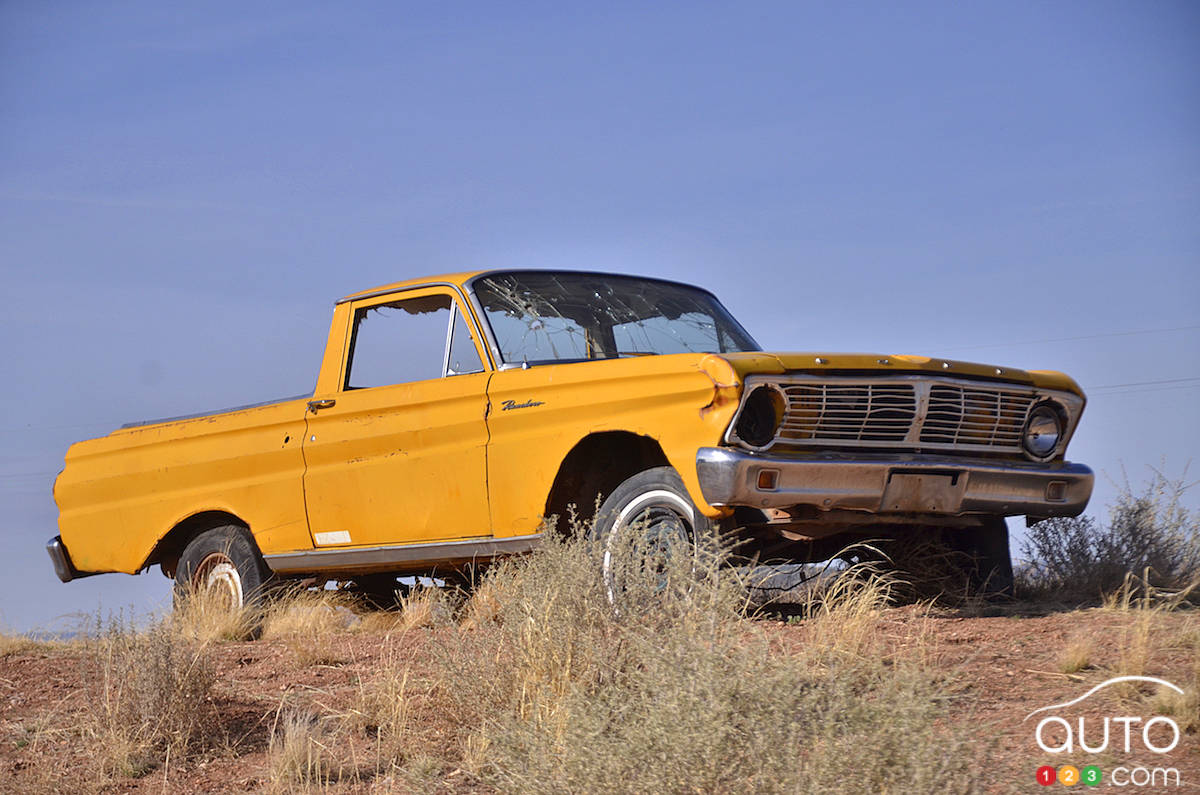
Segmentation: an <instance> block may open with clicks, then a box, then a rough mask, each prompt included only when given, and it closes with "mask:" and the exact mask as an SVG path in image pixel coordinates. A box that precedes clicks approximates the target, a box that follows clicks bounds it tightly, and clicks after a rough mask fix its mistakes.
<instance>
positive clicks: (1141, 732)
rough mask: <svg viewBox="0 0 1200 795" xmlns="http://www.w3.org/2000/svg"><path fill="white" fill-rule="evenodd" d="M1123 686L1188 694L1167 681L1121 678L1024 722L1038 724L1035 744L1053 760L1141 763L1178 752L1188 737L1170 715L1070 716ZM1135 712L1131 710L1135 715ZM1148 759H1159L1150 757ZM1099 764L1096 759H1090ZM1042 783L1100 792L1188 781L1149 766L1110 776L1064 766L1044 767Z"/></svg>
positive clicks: (1116, 770) (1119, 769)
mask: <svg viewBox="0 0 1200 795" xmlns="http://www.w3.org/2000/svg"><path fill="white" fill-rule="evenodd" d="M1122 682H1139V683H1147V684H1152V685H1155V686H1157V687H1165V688H1169V689H1170V690H1173V691H1175V692H1176V693H1178V694H1180V695H1183V690H1182V689H1180V688H1179V687H1177V686H1175V685H1173V684H1171V683H1170V682H1168V681H1167V680H1165V679H1158V678H1156V677H1153V676H1117V677H1114V678H1112V679H1109V680H1108V681H1106V682H1101V683H1100V684H1098V685H1096V686H1095V687H1093V688H1092V689H1091V690H1089V691H1087V692H1086V693H1084V694H1083V695H1082V696H1080V697H1079V698H1076V699H1074V700H1072V701H1067V702H1065V703H1062V704H1051V705H1050V706H1048V707H1042V708H1041V709H1035V710H1034V711H1033V712H1030V713H1029V714H1028V715H1026V716H1025V721H1026V722H1028V721H1029V720H1030V718H1033V717H1034V716H1041V717H1039V718H1038V721H1037V724H1036V725H1035V727H1034V730H1033V738H1034V741H1035V742H1036V743H1037V746H1038V748H1040V749H1041V750H1043V751H1045V752H1046V753H1048V754H1068V755H1071V757H1072V758H1074V757H1075V755H1077V754H1092V755H1099V754H1104V755H1105V756H1104V757H1103V758H1104V759H1112V758H1114V757H1119V755H1121V754H1129V755H1136V756H1137V758H1138V759H1139V760H1143V761H1144V760H1146V759H1154V758H1159V759H1163V761H1164V762H1165V761H1166V759H1165V757H1163V755H1164V754H1169V753H1171V752H1172V751H1174V750H1175V748H1176V747H1178V745H1179V742H1180V739H1181V738H1182V736H1183V734H1182V732H1180V730H1179V724H1178V723H1176V722H1175V721H1174V720H1173V719H1172V718H1169V717H1167V716H1166V715H1151V716H1149V717H1147V716H1143V715H1130V714H1116V715H1105V716H1102V717H1087V716H1084V715H1075V716H1073V717H1072V716H1071V708H1072V707H1075V706H1076V705H1077V704H1079V703H1081V702H1083V701H1084V700H1085V699H1087V698H1089V697H1091V696H1093V695H1095V694H1096V693H1099V692H1100V691H1101V690H1103V689H1104V688H1106V687H1109V686H1110V685H1115V684H1120V683H1122ZM1130 711H1131V712H1132V710H1130ZM1149 754H1157V755H1158V756H1157V757H1150V756H1149ZM1091 758H1096V757H1094V756H1093V757H1091ZM1034 775H1035V778H1036V779H1037V783H1039V784H1041V785H1042V786H1044V787H1048V786H1050V785H1051V784H1054V783H1055V782H1057V783H1059V784H1063V785H1065V786H1068V787H1071V786H1074V785H1076V784H1083V785H1085V786H1088V787H1095V786H1098V785H1099V784H1100V783H1101V782H1103V781H1104V780H1105V779H1106V778H1107V779H1108V783H1109V784H1110V785H1111V786H1117V787H1130V786H1132V787H1180V786H1183V781H1182V779H1181V777H1180V773H1179V771H1178V770H1177V769H1176V768H1174V767H1169V766H1167V765H1165V764H1163V765H1145V764H1134V763H1129V764H1120V765H1117V766H1115V767H1112V768H1111V769H1110V770H1109V771H1108V773H1107V774H1106V773H1105V771H1104V769H1103V768H1102V767H1101V766H1100V765H1099V764H1082V765H1081V766H1079V767H1077V766H1076V765H1073V764H1064V765H1061V766H1059V767H1054V766H1052V765H1043V766H1041V767H1039V768H1038V769H1037V771H1036V773H1035V774H1034Z"/></svg>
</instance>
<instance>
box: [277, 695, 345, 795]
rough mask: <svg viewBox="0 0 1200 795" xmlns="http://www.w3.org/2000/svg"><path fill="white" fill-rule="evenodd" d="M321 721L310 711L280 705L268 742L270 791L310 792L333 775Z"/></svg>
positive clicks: (323, 722)
mask: <svg viewBox="0 0 1200 795" xmlns="http://www.w3.org/2000/svg"><path fill="white" fill-rule="evenodd" d="M329 740H330V738H329V732H328V731H327V729H326V728H325V721H323V720H322V719H321V718H320V717H319V716H317V715H314V714H313V713H311V712H307V711H303V710H297V709H283V708H282V707H281V709H280V713H279V714H278V715H277V721H276V723H275V725H274V726H273V727H272V730H271V739H270V745H269V755H270V777H271V791H272V792H311V791H313V790H314V789H319V788H320V787H321V785H323V784H325V783H327V782H328V781H329V780H330V779H331V778H332V777H333V768H334V766H333V764H332V763H331V762H330V759H329Z"/></svg>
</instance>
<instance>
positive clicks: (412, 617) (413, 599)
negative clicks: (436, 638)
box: [398, 587, 453, 632]
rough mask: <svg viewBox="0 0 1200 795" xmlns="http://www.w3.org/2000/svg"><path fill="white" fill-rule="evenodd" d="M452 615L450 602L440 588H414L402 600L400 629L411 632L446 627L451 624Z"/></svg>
mask: <svg viewBox="0 0 1200 795" xmlns="http://www.w3.org/2000/svg"><path fill="white" fill-rule="evenodd" d="M452 615H453V610H452V609H451V605H450V601H449V599H448V598H447V596H446V595H445V593H444V592H443V591H442V590H441V589H440V588H425V587H418V588H414V589H413V590H412V591H410V592H409V593H408V594H407V595H406V596H402V597H401V598H400V621H399V624H398V629H399V630H400V631H401V632H409V631H411V630H414V629H422V628H432V627H436V626H444V625H446V624H448V623H450V621H451V618H452Z"/></svg>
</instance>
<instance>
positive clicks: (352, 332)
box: [338, 284, 494, 392]
mask: <svg viewBox="0 0 1200 795" xmlns="http://www.w3.org/2000/svg"><path fill="white" fill-rule="evenodd" d="M436 295H445V296H447V297H448V298H449V299H450V316H449V318H448V320H447V322H446V331H445V339H444V342H443V346H442V355H441V361H442V372H441V375H440V376H439V378H447V377H448V371H449V369H450V345H451V343H452V342H453V339H454V323H455V321H456V320H457V318H458V317H459V316H460V315H461V316H462V318H463V320H464V321H465V322H466V326H467V332H468V333H469V334H470V336H471V344H472V345H474V346H475V355H476V356H478V357H479V361H480V364H481V365H482V366H483V369H482V370H481V371H480V372H483V373H487V372H491V371H492V370H493V369H494V367H493V365H492V361H491V356H490V353H491V352H490V351H488V350H487V346H486V345H485V344H484V343H483V336H482V335H481V333H480V331H479V325H478V323H477V322H476V321H475V317H474V315H473V314H472V313H471V312H470V311H469V310H468V311H464V310H463V307H464V306H466V305H467V304H466V301H465V299H464V298H463V295H462V293H461V292H460V291H459V289H458V288H457V287H456V286H454V285H452V284H444V285H443V284H438V285H420V286H416V287H410V288H407V289H404V290H397V291H396V292H391V293H385V294H383V295H373V296H369V297H366V298H361V299H358V300H354V301H350V302H349V304H350V306H349V312H348V313H347V318H346V323H347V327H346V337H345V339H346V343H345V346H344V349H343V352H342V367H341V375H340V377H339V379H338V391H339V392H361V391H363V390H364V389H378V388H379V387H382V386H395V384H386V385H384V384H380V385H378V386H372V387H358V388H351V387H350V386H349V384H348V383H347V379H349V377H350V364H351V357H352V356H353V354H354V343H355V337H356V336H357V335H358V329H357V328H356V326H355V318H356V317H358V313H359V312H362V311H364V310H369V309H373V308H375V307H377V306H385V305H387V304H395V303H399V302H401V301H408V300H411V299H416V298H428V297H431V296H436ZM456 375H478V373H458V374H456ZM423 380H425V381H434V380H437V379H433V378H429V379H423ZM400 383H407V384H419V383H422V381H402V382H400Z"/></svg>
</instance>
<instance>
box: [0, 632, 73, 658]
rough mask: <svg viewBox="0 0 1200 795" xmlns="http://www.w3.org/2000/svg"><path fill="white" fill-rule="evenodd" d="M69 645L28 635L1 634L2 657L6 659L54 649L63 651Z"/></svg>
mask: <svg viewBox="0 0 1200 795" xmlns="http://www.w3.org/2000/svg"><path fill="white" fill-rule="evenodd" d="M67 644H68V641H62V640H43V639H39V638H31V637H29V636H28V635H21V634H9V633H7V632H0V657H6V656H8V655H10V654H29V653H31V652H47V651H52V650H54V649H61V648H63V647H64V646H66V645H67Z"/></svg>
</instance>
